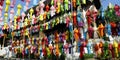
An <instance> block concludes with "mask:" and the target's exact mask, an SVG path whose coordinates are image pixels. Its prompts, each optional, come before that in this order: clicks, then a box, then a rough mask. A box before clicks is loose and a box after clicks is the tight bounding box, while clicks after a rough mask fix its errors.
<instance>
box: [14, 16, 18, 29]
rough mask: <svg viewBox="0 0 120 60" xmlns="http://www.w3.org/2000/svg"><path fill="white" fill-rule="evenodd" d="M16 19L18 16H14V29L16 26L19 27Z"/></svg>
mask: <svg viewBox="0 0 120 60" xmlns="http://www.w3.org/2000/svg"><path fill="white" fill-rule="evenodd" d="M16 19H17V16H14V29H16V26H17V24H16V22H17V21H16Z"/></svg>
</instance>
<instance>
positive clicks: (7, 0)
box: [5, 0, 10, 13]
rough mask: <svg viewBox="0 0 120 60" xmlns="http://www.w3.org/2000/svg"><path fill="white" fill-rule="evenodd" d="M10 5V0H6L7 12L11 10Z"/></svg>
mask: <svg viewBox="0 0 120 60" xmlns="http://www.w3.org/2000/svg"><path fill="white" fill-rule="evenodd" d="M9 5H10V0H6V7H5V12H6V13H7V12H8V10H9Z"/></svg>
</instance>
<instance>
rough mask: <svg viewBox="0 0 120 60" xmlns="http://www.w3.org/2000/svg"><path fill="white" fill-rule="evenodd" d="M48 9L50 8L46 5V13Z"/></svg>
mask: <svg viewBox="0 0 120 60" xmlns="http://www.w3.org/2000/svg"><path fill="white" fill-rule="evenodd" d="M49 9H50V7H49V5H48V4H47V5H46V11H47V12H48V11H49Z"/></svg>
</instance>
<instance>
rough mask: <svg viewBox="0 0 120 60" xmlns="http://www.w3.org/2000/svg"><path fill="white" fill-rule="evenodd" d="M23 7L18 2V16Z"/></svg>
mask: <svg viewBox="0 0 120 60" xmlns="http://www.w3.org/2000/svg"><path fill="white" fill-rule="evenodd" d="M21 8H22V6H21V4H18V5H17V9H18V10H17V15H18V16H20V13H21V12H20V10H21Z"/></svg>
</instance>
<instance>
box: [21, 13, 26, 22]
mask: <svg viewBox="0 0 120 60" xmlns="http://www.w3.org/2000/svg"><path fill="white" fill-rule="evenodd" d="M25 16H26V15H25V13H24V12H22V21H23V20H24V17H25Z"/></svg>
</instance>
